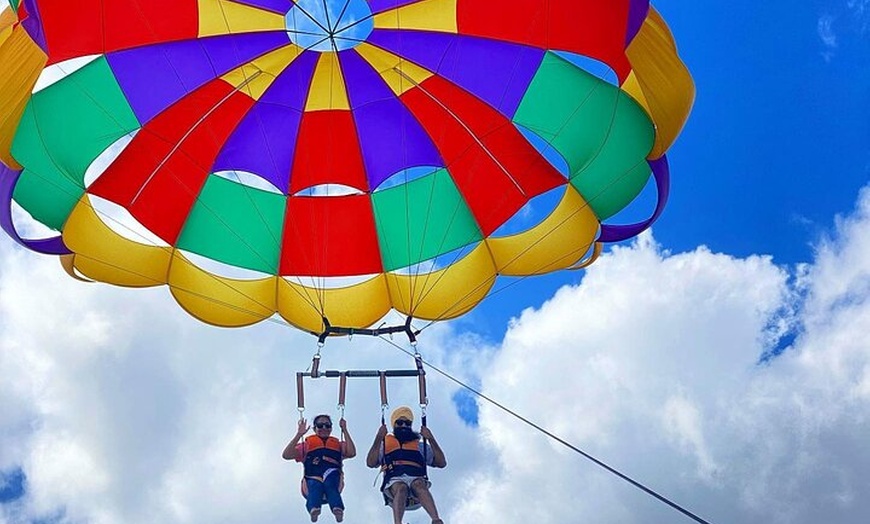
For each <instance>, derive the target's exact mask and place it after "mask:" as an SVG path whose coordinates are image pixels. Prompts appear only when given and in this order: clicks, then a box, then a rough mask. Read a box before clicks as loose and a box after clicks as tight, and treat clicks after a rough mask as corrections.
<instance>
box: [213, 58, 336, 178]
mask: <svg viewBox="0 0 870 524" xmlns="http://www.w3.org/2000/svg"><path fill="white" fill-rule="evenodd" d="M319 56H320V54H319V53H315V52H305V53H303V54H302V55H300V56H299V57H298V58H297V59H296V60H294V61H293V63H291V64H290V65H289V66H288V67H287V69H285V70H284V71H283V72H282V73H281V74H280V75H279V76H278V78H277V79H276V80H275V82H273V83H272V85H271V86H269V89H268V90H267V91H266V92H265V93H264V94H263V96H262V97H261V98H260V100H259V101H258V102H257V103H256V104H255V105H254V107H253V108H252V109H251V110H250V111H249V112H248V114H247V115H245V118H244V120H242V122H241V124H239V126H238V127H237V128H236V130H235V131H233V134H232V135H230V138H229V139H228V140H227V142H226V144H224V147H223V149H221V152H220V154H219V155H218V157H217V160H216V161H215V164H214V166H213V167H212V172H218V171H244V172H246V173H253V174H255V175H257V176H259V177H260V178H262V179H264V180H267V181H269V183H271V184H272V185H273V186H275V187H277V188H278V189H280V190H281V192H282V193H284V194H286V193H287V190H288V187H289V184H290V171H291V169H292V167H293V155H294V152H295V151H296V138H297V137H298V134H299V124H300V122H301V121H302V112H303V111H304V110H305V101H306V100H307V98H308V88H309V86H310V85H311V78H312V77H313V75H314V69H315V67H316V66H317V61H318V59H319Z"/></svg>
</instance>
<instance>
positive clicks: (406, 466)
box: [384, 435, 426, 482]
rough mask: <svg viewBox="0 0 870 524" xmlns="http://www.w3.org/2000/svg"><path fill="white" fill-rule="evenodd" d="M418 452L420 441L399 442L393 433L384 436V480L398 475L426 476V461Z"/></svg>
mask: <svg viewBox="0 0 870 524" xmlns="http://www.w3.org/2000/svg"><path fill="white" fill-rule="evenodd" d="M425 460H426V459H425V457H423V454H422V453H420V441H419V440H412V441H410V442H405V443H401V442H399V440H398V439H397V438H396V437H395V436H393V435H387V436H386V437H384V481H385V482H386V481H389V480H390V479H391V478H393V477H396V476H399V475H410V476H412V477H425V476H426V462H425Z"/></svg>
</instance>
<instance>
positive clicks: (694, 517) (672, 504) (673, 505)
mask: <svg viewBox="0 0 870 524" xmlns="http://www.w3.org/2000/svg"><path fill="white" fill-rule="evenodd" d="M380 338H381V340H383V341H384V342H386V343H388V344H390V345H391V346H393V347H395V348H396V349H398V350H399V351H401V352H402V353H405V354H407V355H413V354H412V353H411V352H410V351H408V350H406V349H405V348H403V347H402V346H399V345H398V344H396V343H395V342H393V341H392V340H389V339H386V338H384V337H380ZM420 360H421V362H423V363H424V364H426V366H428V367H429V368H430V369H433V370H434V371H436V372H437V373H438V374H439V375H441V376H443V377H445V378H447V379H448V380H450V381H452V382H453V383H455V384H457V385H458V386H460V387H462V388H464V389H466V390H468V391H469V392H470V393H472V394H474V395H475V396H477V397H479V398H481V399H483V400H485V401H486V402H489V403H490V404H492V405H493V406H495V407H497V408H498V409H500V410H502V411H504V412H505V413H507V414H508V415H510V416H512V417H514V418H516V419H517V420H519V421H521V422H523V423H525V424H526V425H528V426H530V427H532V428H533V429H535V430H537V431H539V432H541V433H543V434H544V435H546V436H548V437H550V438H551V439H553V440H555V441H556V442H558V443H560V444H562V445H563V446H565V447H567V448H568V449H570V450H571V451H574V452H575V453H577V454H578V455H581V456H582V457H583V458H585V459H587V460H589V461H591V462H592V463H594V464H595V465H596V466H598V467H600V468H602V469H604V470H606V471H608V472H609V473H612V474H613V475H616V476H617V477H619V478H620V479H622V480H624V481H626V482H628V483H629V484H631V485H632V486H634V487H635V488H637V489H639V490H641V491H643V492H644V493H646V494H647V495H650V496H652V497H654V498H656V499H658V500H659V501H660V502H663V503H664V504H667V505H668V506H670V507H671V508H673V509H675V510H677V511H679V512H680V513H682V514H683V515H685V516H687V517H689V518H690V519H692V520H694V521H695V522H698V523H699V524H711V523H710V522H709V521H707V520H704V519H702V518H701V517H699V516H698V515H696V514H694V513H692V512H691V511H689V510H688V509H686V508H684V507H683V506H681V505H679V504H677V503H676V502H674V501H672V500H670V499H669V498H667V497H665V496H664V495H661V494H659V493H657V492H656V491H654V490H653V489H652V488H649V487H647V486H645V485H644V484H642V483H640V482H639V481H637V480H634V479H633V478H631V477H629V476H628V475H626V474H625V473H622V472H620V471H619V470H617V469H615V468H613V467H612V466H609V465H608V464H606V463H605V462H603V461H601V460H599V459H597V458H595V457H593V456H592V455H590V454H589V453H586V452H585V451H583V450H582V449H580V448H578V447H577V446H575V445H573V444H571V443H570V442H568V441H567V440H565V439H563V438H562V437H559V436H558V435H556V434H555V433H553V432H551V431H549V430H547V429H546V428H544V427H542V426H540V425H538V424H536V423H534V422H532V421H531V420H529V419H528V418H526V417H524V416H522V415H520V414H519V413H517V412H516V411H513V410H512V409H510V408H508V407H507V406H505V405H503V404H501V403H499V402H498V401H496V400H493V399H492V398H490V397H488V396H486V395H485V394H483V393H482V392H480V391H478V390H477V389H474V388H473V387H471V386H469V385H468V384H466V383H465V382H462V381H461V380H459V379H458V378H456V377H454V376H452V375H451V374H450V373H448V372H446V371H444V370H442V369H441V368H439V367H437V366H434V365H432V363H430V362H427V361H426V360H423V359H422V358H421V359H420Z"/></svg>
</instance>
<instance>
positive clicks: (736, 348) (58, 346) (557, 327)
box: [0, 190, 870, 524]
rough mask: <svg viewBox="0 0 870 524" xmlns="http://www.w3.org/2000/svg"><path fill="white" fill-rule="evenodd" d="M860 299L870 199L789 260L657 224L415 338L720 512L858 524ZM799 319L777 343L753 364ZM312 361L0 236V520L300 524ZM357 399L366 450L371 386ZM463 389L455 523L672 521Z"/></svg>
mask: <svg viewBox="0 0 870 524" xmlns="http://www.w3.org/2000/svg"><path fill="white" fill-rule="evenodd" d="M868 297H870V190H868V191H865V192H863V193H862V196H861V198H860V200H859V205H858V208H857V210H856V211H855V212H854V213H853V214H852V215H850V216H849V217H845V218H841V219H839V220H838V221H837V227H836V231H835V232H834V233H833V234H832V236H831V238H829V239H826V240H824V241H822V242H820V243H819V245H818V252H817V256H816V260H815V261H814V262H813V263H812V264H810V265H807V266H805V267H801V268H798V269H797V270H794V271H789V270H787V269H784V268H781V267H777V266H776V265H775V264H774V263H773V261H772V260H771V259H770V258H769V257H764V256H753V257H748V258H745V259H738V258H735V257H731V256H728V255H724V254H716V253H712V252H710V251H709V250H708V249H706V248H698V249H696V250H694V251H692V252H689V253H677V254H671V253H668V252H667V251H664V250H663V249H662V248H661V247H660V246H658V245H657V244H656V243H655V242H654V240H653V239H652V238H651V237H650V236H648V235H647V236H643V237H642V238H641V239H639V241H638V242H637V243H636V244H635V245H633V246H630V247H621V248H617V249H615V250H614V251H613V252H612V253H611V254H608V255H606V256H604V257H603V259H602V260H601V261H600V262H599V263H598V264H597V265H595V266H593V268H592V269H591V270H590V271H589V272H588V273H586V275H585V277H584V279H583V281H582V283H581V284H579V285H577V286H570V287H565V288H563V289H561V290H559V291H558V292H557V293H556V294H555V296H554V297H553V298H552V299H551V300H550V301H548V302H547V303H546V304H544V305H543V306H542V307H541V308H540V309H529V310H527V311H525V312H524V313H523V314H522V316H521V317H520V318H518V319H516V320H515V321H514V322H513V324H512V325H511V326H510V327H509V329H508V331H507V333H506V334H505V337H504V340H503V341H502V342H501V343H500V344H499V345H498V346H497V347H491V346H487V345H486V344H485V343H483V342H481V341H480V340H478V339H476V338H475V337H474V336H472V335H457V334H456V333H454V332H452V331H451V330H450V327H449V326H437V327H435V328H433V329H431V330H427V331H426V333H425V336H424V337H423V339H422V341H421V349H422V351H423V352H424V354H425V355H426V357H427V358H429V359H431V360H432V361H433V362H434V363H435V364H436V365H439V366H441V367H443V368H445V369H448V370H451V371H455V372H458V373H459V375H460V378H462V379H463V380H468V381H477V380H479V381H480V386H481V388H482V389H483V391H484V392H485V393H486V394H487V395H490V396H491V397H493V398H494V399H497V400H499V401H501V402H503V403H504V404H505V405H507V406H510V407H511V408H514V409H516V410H517V411H518V412H520V413H522V414H524V415H527V416H529V417H530V418H531V419H532V420H534V421H537V422H540V423H541V424H543V425H544V426H546V427H547V428H549V429H551V430H552V431H553V432H555V433H556V434H558V435H560V436H563V437H564V438H566V439H567V440H568V441H570V442H572V443H575V444H576V445H578V446H579V447H580V448H582V449H584V450H586V451H588V452H590V453H592V454H593V455H595V456H597V457H599V458H600V459H602V460H604V461H605V462H607V463H609V464H611V465H612V466H614V467H616V468H618V469H620V470H622V471H624V472H625V473H627V474H630V475H632V476H634V477H636V478H637V479H638V480H640V481H642V482H644V483H646V484H648V485H649V486H650V487H652V488H653V489H656V490H657V491H660V492H661V493H662V494H663V495H665V496H668V497H670V498H672V499H674V500H675V501H677V502H679V503H681V504H684V505H685V506H686V507H687V508H689V509H690V510H692V511H695V512H697V513H698V514H700V515H701V516H702V517H704V518H707V519H708V520H710V521H711V522H715V523H718V522H741V523H754V522H766V523H769V522H772V523H779V522H783V523H784V522H790V523H796V524H810V523H812V524H815V523H817V522H823V521H825V522H838V523H852V522H856V523H857V522H864V521H865V520H866V516H867V515H868V514H870V502H868V501H867V500H866V499H865V498H864V497H862V496H861V494H862V493H866V492H867V489H868V484H870V480H868V479H870V477H868V475H867V474H866V471H867V470H868V469H870V450H868V449H867V447H866V445H865V444H864V439H863V437H864V436H865V435H866V434H867V433H868V430H870V427H868V425H870V423H868V421H870V409H868V406H870V403H868V397H870V349H868V347H867V344H866V342H865V340H866V333H867V332H870V302H868ZM799 298H801V299H802V300H803V302H801V304H802V307H801V308H800V309H798V308H797V300H798V299H799ZM796 324H797V325H800V326H801V330H800V334H799V336H798V337H797V338H796V340H795V342H794V344H793V347H791V348H789V349H788V350H787V351H785V353H783V354H782V355H781V356H780V357H778V358H775V359H773V360H771V361H769V362H766V363H763V364H759V358H760V356H761V355H763V354H764V353H765V351H766V350H769V349H770V346H771V345H772V344H775V342H776V340H777V337H778V336H779V335H780V334H781V333H782V331H783V330H784V329H786V328H788V327H789V326H794V325H796ZM397 341H398V338H397ZM314 350H315V344H314V341H313V340H312V339H311V337H309V336H307V335H301V334H298V333H296V332H295V331H293V330H290V329H285V328H284V327H282V326H279V325H277V324H275V323H263V324H261V325H259V326H256V327H253V328H246V329H240V330H223V329H217V328H211V327H207V326H204V325H201V324H198V323H196V322H195V321H193V320H192V319H189V318H187V317H185V316H184V315H183V314H182V313H180V310H179V308H178V307H177V306H176V305H175V304H174V303H172V301H171V299H170V298H169V297H168V293H167V292H166V290H165V289H155V290H125V289H118V288H112V287H108V286H102V285H86V284H82V283H80V282H74V281H71V280H70V279H68V278H67V277H66V276H65V275H63V272H62V271H60V269H59V268H58V267H57V263H56V261H54V260H52V259H50V258H44V257H39V256H37V255H34V254H31V253H26V252H24V250H22V249H19V248H17V247H14V246H12V244H11V242H10V241H9V240H8V239H2V240H0V376H3V377H4V379H3V381H0V412H2V413H3V416H2V418H0V439H2V445H0V470H2V471H11V470H14V469H15V468H19V467H20V468H22V469H23V470H24V472H25V474H26V475H27V492H26V495H25V497H24V498H23V499H21V500H19V501H17V502H16V503H14V504H6V505H3V506H0V523H4V524H5V522H11V523H15V524H20V523H25V522H31V521H32V520H33V519H36V518H40V517H51V516H57V515H63V516H64V518H65V519H67V520H66V521H69V522H92V523H95V524H103V523H117V522H124V523H125V524H126V523H130V524H137V523H151V522H161V523H166V524H173V523H191V524H197V523H209V524H211V523H214V522H227V523H235V522H258V523H265V524H269V523H278V522H287V521H290V522H293V521H300V520H302V519H303V518H304V514H303V513H302V512H303V509H302V499H301V497H300V496H299V495H298V492H297V489H298V487H297V486H298V479H299V474H300V471H299V469H300V468H299V467H298V466H297V465H295V464H287V463H285V462H283V461H282V460H280V458H279V454H280V452H281V450H282V449H283V447H284V445H285V444H286V440H287V439H288V438H289V437H290V436H291V434H292V432H293V429H294V427H295V418H296V410H295V383H294V373H295V371H297V370H300V369H305V368H306V367H307V366H308V364H309V363H310V358H311V355H312V353H313V352H314ZM409 365H410V361H409V358H408V357H407V356H405V355H403V354H401V353H400V352H399V351H397V350H395V349H394V348H392V347H390V346H389V345H387V344H384V343H382V342H380V341H372V340H366V339H365V338H361V337H356V338H354V340H353V341H352V342H348V341H346V340H344V339H339V340H331V341H329V343H328V344H327V346H326V348H325V349H324V367H327V368H338V367H343V368H365V369H367V368H382V369H383V368H398V367H408V366H409ZM349 387H350V397H349V403H348V406H347V408H348V419H349V421H350V423H351V431H352V433H353V436H354V437H355V440H356V443H357V445H358V447H359V448H360V452H361V453H364V452H365V450H366V449H367V448H368V446H369V445H370V443H371V438H372V434H373V432H374V431H375V429H376V427H377V425H378V422H379V418H380V409H379V405H380V403H379V399H378V391H377V384H376V383H373V382H370V381H351V383H350V385H349ZM336 389H337V384H336V383H335V382H334V381H333V382H329V381H321V382H317V383H311V382H309V383H308V390H307V395H306V396H307V401H308V406H309V411H308V415H309V416H311V415H313V414H315V413H316V412H320V411H326V412H331V413H335V409H334V405H335V403H336V398H335V397H336V394H337V391H336ZM455 391H456V386H455V385H454V384H453V383H451V382H449V381H447V380H446V379H444V378H442V377H440V376H439V375H438V374H437V373H430V388H429V394H430V397H431V400H432V407H431V409H430V417H431V423H432V425H433V429H434V430H435V433H436V436H438V437H439V440H440V441H441V442H442V444H443V445H444V447H445V448H446V450H447V453H448V459H449V462H450V466H449V468H448V469H447V470H446V471H436V472H434V473H433V480H434V482H435V487H434V491H435V494H436V498H437V501H438V504H439V507H440V508H441V509H442V513H443V515H444V516H445V520H446V521H447V522H453V523H456V524H463V523H470V522H476V523H480V522H484V523H489V522H498V523H504V524H513V523H520V522H522V523H525V522H528V521H532V520H533V521H543V522H556V521H564V522H577V521H594V522H597V523H609V522H613V523H616V522H618V523H620V524H624V523H632V522H637V523H646V522H680V521H681V519H683V518H684V517H682V516H680V515H679V514H677V513H675V512H674V511H673V510H672V509H670V508H667V507H666V506H664V505H662V504H661V503H659V502H657V501H655V500H653V499H651V498H650V497H649V496H647V495H644V494H643V493H641V492H639V491H638V490H636V489H634V488H632V487H630V486H628V485H627V484H626V483H624V482H622V481H620V480H618V479H616V478H614V477H613V476H611V475H609V474H607V473H605V472H603V471H601V470H600V469H598V468H596V467H595V466H593V465H592V464H590V463H589V462H587V461H585V460H583V459H581V458H580V457H578V456H577V455H575V454H574V453H572V452H570V451H568V450H567V449H566V448H564V447H562V446H560V445H558V444H555V443H553V442H551V441H549V440H547V439H546V438H544V437H542V436H541V435H540V434H539V433H537V432H535V431H533V430H531V429H530V428H528V427H526V426H524V425H523V424H521V423H519V422H517V421H516V420H515V419H512V418H510V417H507V416H506V415H504V414H503V413H501V412H499V411H498V410H496V409H494V408H492V407H491V406H489V405H486V404H484V405H482V406H481V412H480V422H481V424H480V428H479V429H473V428H468V427H467V426H466V425H465V424H463V422H462V421H461V420H460V419H459V417H458V416H457V414H456V412H455V409H454V407H453V405H452V404H451V396H452V395H453V394H454V393H455ZM390 396H391V401H392V403H393V404H394V405H396V404H399V403H408V404H415V403H416V384H415V383H414V381H406V382H396V383H395V384H393V383H391V391H390ZM374 476H375V474H374V472H373V471H372V470H368V469H366V468H364V466H363V464H362V459H361V458H360V459H355V460H354V461H352V462H350V463H349V464H348V477H347V479H348V485H347V489H346V491H345V499H346V501H347V503H348V518H347V521H348V522H349V523H351V524H352V523H354V522H373V521H376V520H381V519H384V520H386V519H389V513H388V512H387V510H386V509H384V508H383V506H382V503H381V501H380V499H379V497H378V495H377V493H376V492H375V490H374V488H372V483H373V481H374ZM326 520H327V521H328V520H329V519H328V518H326ZM407 521H409V522H411V523H422V522H428V520H427V519H426V518H425V515H423V514H422V513H421V512H417V513H416V514H409V515H408V519H407Z"/></svg>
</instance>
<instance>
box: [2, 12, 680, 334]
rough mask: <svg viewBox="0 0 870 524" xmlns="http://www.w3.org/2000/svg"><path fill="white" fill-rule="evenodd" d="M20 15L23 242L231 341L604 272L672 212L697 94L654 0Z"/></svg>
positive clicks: (14, 53) (5, 192) (14, 94)
mask: <svg viewBox="0 0 870 524" xmlns="http://www.w3.org/2000/svg"><path fill="white" fill-rule="evenodd" d="M11 5H12V10H7V11H6V12H5V13H3V15H2V18H0V64H2V69H3V71H4V75H3V77H2V78H0V161H2V163H3V164H4V165H3V166H2V168H0V169H2V172H0V196H2V198H3V201H2V203H0V222H2V226H3V228H4V229H5V230H6V231H7V232H8V233H9V235H11V236H12V237H13V238H15V239H16V240H18V241H19V242H21V243H23V244H24V245H26V246H28V247H30V248H32V249H34V250H36V251H40V252H43V253H50V254H55V255H60V256H61V258H62V260H63V261H64V264H65V267H66V268H67V270H68V271H69V272H70V273H71V274H73V275H74V276H76V277H77V278H83V279H91V280H96V281H101V282H108V283H112V284H117V285H122V286H131V287H144V286H155V285H163V284H166V285H168V286H169V288H170V290H171V292H172V294H173V296H174V297H175V299H176V300H177V301H178V303H179V304H180V305H181V306H182V307H183V308H185V309H186V310H187V311H188V312H189V313H191V314H192V315H194V316H196V317H198V318H200V319H202V320H203V321H206V322H210V323H213V324H216V325H221V326H240V325H248V324H252V323H255V322H258V321H261V320H263V319H266V318H269V317H271V316H272V315H274V314H275V313H278V314H279V315H281V316H282V317H284V318H285V319H286V320H287V321H289V322H290V323H292V324H294V325H296V326H298V327H300V328H302V329H305V330H308V331H312V332H320V331H321V330H322V329H323V319H324V318H327V319H329V321H330V322H331V324H332V325H341V326H348V327H364V326H368V325H371V324H372V323H374V322H376V321H377V320H378V319H380V318H381V317H382V316H383V315H384V314H385V313H387V312H388V311H389V310H390V309H395V310H398V311H399V312H401V313H404V314H406V315H409V316H413V317H415V318H422V319H445V318H452V317H456V316H458V315H460V314H462V313H464V312H467V311H468V310H470V309H471V308H472V307H474V305H475V304H477V303H478V302H479V301H480V300H482V299H483V298H484V297H485V296H486V295H487V293H488V292H489V291H490V289H491V287H492V285H493V283H494V282H495V280H496V277H497V276H498V275H510V276H524V275H533V274H540V273H546V272H550V271H555V270H560V269H564V268H568V267H572V266H575V265H577V264H578V263H582V261H583V260H584V258H588V257H587V255H588V254H589V253H593V255H589V257H592V256H594V252H595V250H594V249H593V246H596V245H599V243H601V242H613V241H619V240H624V239H626V238H630V237H631V236H633V235H636V234H637V233H639V232H640V231H642V230H643V229H644V228H646V227H648V226H649V224H651V223H652V221H653V220H655V218H656V217H657V216H658V214H659V213H660V212H661V210H662V207H663V206H664V202H665V199H666V197H667V188H668V172H667V161H666V159H665V156H664V155H665V152H666V151H667V149H668V148H669V146H670V145H671V144H672V143H673V141H674V140H675V139H676V137H677V135H678V133H679V131H680V130H681V128H682V126H683V124H684V122H685V120H686V118H687V116H688V113H689V110H690V108H691V105H692V102H693V99H694V87H693V83H692V80H691V77H690V76H689V74H688V72H687V70H686V68H685V66H684V65H683V64H682V62H681V61H680V59H679V57H678V56H677V52H676V47H675V44H674V42H673V40H672V37H671V34H670V32H669V30H668V28H667V26H666V25H665V23H664V21H663V20H662V19H661V18H660V16H659V15H658V14H657V13H656V12H655V11H654V10H653V9H651V8H650V6H649V3H648V1H645V0H523V1H519V0H516V1H510V0H507V1H506V0H499V1H495V0H368V1H366V0H295V2H294V1H292V0H76V1H75V2H69V1H53V0H11ZM650 180H654V181H655V184H656V186H657V189H658V194H659V202H658V205H657V207H656V209H655V212H654V213H653V216H652V217H651V218H650V219H649V220H646V221H643V222H641V223H638V224H631V225H607V224H605V225H602V223H603V222H604V221H606V220H607V219H609V218H610V217H612V216H613V215H615V214H616V213H617V212H619V211H620V210H621V209H623V208H624V207H626V206H627V205H628V204H629V203H630V202H632V201H633V200H634V199H635V197H636V196H637V195H638V194H639V193H640V192H641V191H642V190H643V188H644V187H645V186H646V185H647V184H648V182H649V181H650ZM553 194H557V195H558V198H557V199H556V201H557V203H556V204H555V205H553V207H552V209H550V210H549V212H548V214H547V216H546V217H545V218H543V219H542V220H539V221H537V222H536V223H533V224H529V225H528V227H525V228H521V229H524V230H522V231H519V232H512V233H510V234H505V233H504V231H505V226H506V224H509V223H513V222H512V221H517V220H520V219H521V218H522V217H523V216H524V213H527V212H528V209H529V206H530V205H534V204H535V202H537V200H536V199H538V198H539V197H542V196H544V195H553ZM13 215H14V216H15V218H14V220H13ZM520 221H521V220H520ZM13 222H14V223H13ZM35 224H39V225H40V226H39V227H36V226H35ZM40 230H41V233H40ZM51 232H54V233H53V234H52V233H51ZM25 237H26V238H25Z"/></svg>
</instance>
